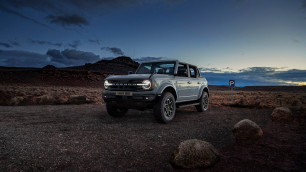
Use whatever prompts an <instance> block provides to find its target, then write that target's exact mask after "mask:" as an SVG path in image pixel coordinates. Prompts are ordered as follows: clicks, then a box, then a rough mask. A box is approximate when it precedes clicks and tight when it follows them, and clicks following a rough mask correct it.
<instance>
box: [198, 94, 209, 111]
mask: <svg viewBox="0 0 306 172" xmlns="http://www.w3.org/2000/svg"><path fill="white" fill-rule="evenodd" d="M199 103H200V104H199V105H196V106H195V107H196V108H197V111H198V112H204V111H207V109H208V105H209V99H208V94H207V92H206V91H203V93H202V95H201V98H200V99H199Z"/></svg>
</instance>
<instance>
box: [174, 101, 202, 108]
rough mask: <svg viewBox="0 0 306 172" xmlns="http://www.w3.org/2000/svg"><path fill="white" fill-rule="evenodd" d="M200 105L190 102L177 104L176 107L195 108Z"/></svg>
mask: <svg viewBox="0 0 306 172" xmlns="http://www.w3.org/2000/svg"><path fill="white" fill-rule="evenodd" d="M199 104H200V103H194V102H190V103H177V104H176V107H177V108H180V107H185V106H195V105H199Z"/></svg>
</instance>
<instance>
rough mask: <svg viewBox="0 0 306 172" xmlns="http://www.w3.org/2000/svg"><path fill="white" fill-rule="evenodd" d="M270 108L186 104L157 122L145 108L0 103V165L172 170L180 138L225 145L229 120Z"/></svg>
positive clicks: (263, 116) (260, 116)
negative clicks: (117, 110) (122, 111)
mask: <svg viewBox="0 0 306 172" xmlns="http://www.w3.org/2000/svg"><path fill="white" fill-rule="evenodd" d="M271 112H272V109H248V108H230V107H224V108H217V107H212V108H210V109H209V110H208V111H207V112H205V113H199V112H197V111H196V110H195V108H194V107H189V108H182V109H178V111H177V115H176V117H175V119H174V121H172V122H171V123H169V124H160V123H157V122H156V120H155V119H154V116H153V115H152V112H151V111H136V110H130V111H129V112H128V114H127V115H126V116H125V117H123V118H112V117H110V116H109V115H108V114H107V113H106V110H105V106H104V105H96V104H85V105H41V106H17V107H16V106H15V107H13V106H0V171H45V170H51V171H62V170H65V171H87V170H97V171H175V170H177V169H174V168H173V167H172V166H171V165H170V163H169V158H170V156H171V155H172V153H173V151H174V150H175V148H176V147H177V145H178V144H179V143H180V142H181V141H184V140H187V139H201V140H205V141H208V142H210V143H212V144H213V145H214V146H215V147H216V148H218V149H221V148H225V147H226V146H229V145H231V144H233V143H234V142H235V140H234V137H233V135H232V132H231V130H232V127H233V126H234V124H235V123H237V122H238V121H240V120H242V119H245V118H248V119H250V120H253V121H255V122H256V123H257V124H258V125H259V126H261V127H264V126H266V125H267V124H269V123H271V120H270V118H269V115H270V114H271ZM218 168H219V169H220V168H221V169H222V167H218ZM296 168H299V166H297V167H296ZM202 170H203V169H202Z"/></svg>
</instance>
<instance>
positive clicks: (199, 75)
mask: <svg viewBox="0 0 306 172" xmlns="http://www.w3.org/2000/svg"><path fill="white" fill-rule="evenodd" d="M197 71H198V77H199V78H200V77H202V76H201V73H200V71H199V69H197Z"/></svg>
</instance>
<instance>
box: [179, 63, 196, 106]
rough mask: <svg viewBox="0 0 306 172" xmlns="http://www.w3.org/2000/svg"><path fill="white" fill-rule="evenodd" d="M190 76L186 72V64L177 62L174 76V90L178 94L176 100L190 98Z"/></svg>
mask: <svg viewBox="0 0 306 172" xmlns="http://www.w3.org/2000/svg"><path fill="white" fill-rule="evenodd" d="M190 86H191V85H190V78H189V72H188V65H187V64H184V63H179V64H178V68H177V77H176V91H177V94H178V99H177V101H178V102H181V101H188V100H191V99H192V96H193V95H192V94H191V92H192V88H191V87H190Z"/></svg>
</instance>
